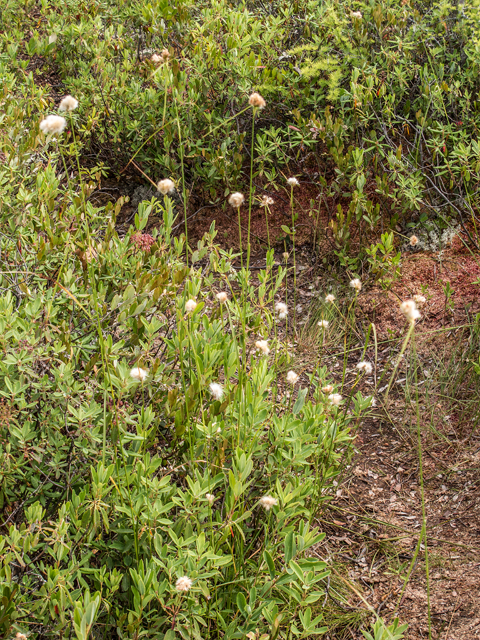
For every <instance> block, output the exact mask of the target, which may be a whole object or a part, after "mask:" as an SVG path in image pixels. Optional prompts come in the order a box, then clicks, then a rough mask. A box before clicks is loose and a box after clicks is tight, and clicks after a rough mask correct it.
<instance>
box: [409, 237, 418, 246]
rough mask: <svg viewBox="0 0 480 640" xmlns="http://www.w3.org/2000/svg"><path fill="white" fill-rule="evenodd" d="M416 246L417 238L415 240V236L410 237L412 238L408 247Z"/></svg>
mask: <svg viewBox="0 0 480 640" xmlns="http://www.w3.org/2000/svg"><path fill="white" fill-rule="evenodd" d="M417 244H418V238H417V236H412V237H411V238H410V246H412V247H414V246H415V245H417Z"/></svg>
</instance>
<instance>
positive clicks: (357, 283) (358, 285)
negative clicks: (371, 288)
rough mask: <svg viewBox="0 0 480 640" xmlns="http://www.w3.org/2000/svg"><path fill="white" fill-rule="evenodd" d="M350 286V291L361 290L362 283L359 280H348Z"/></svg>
mask: <svg viewBox="0 0 480 640" xmlns="http://www.w3.org/2000/svg"><path fill="white" fill-rule="evenodd" d="M350 286H351V287H352V289H355V291H361V290H362V282H361V280H360V279H359V278H354V279H353V280H350Z"/></svg>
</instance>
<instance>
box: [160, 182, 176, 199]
mask: <svg viewBox="0 0 480 640" xmlns="http://www.w3.org/2000/svg"><path fill="white" fill-rule="evenodd" d="M157 189H158V191H160V193H161V194H163V195H164V196H166V195H167V193H172V191H175V184H174V182H173V180H169V179H168V178H165V180H160V182H159V183H158V184H157Z"/></svg>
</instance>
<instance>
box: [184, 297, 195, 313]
mask: <svg viewBox="0 0 480 640" xmlns="http://www.w3.org/2000/svg"><path fill="white" fill-rule="evenodd" d="M196 308H197V302H196V300H193V299H190V300H187V301H186V303H185V311H186V312H187V313H192V311H195V309H196Z"/></svg>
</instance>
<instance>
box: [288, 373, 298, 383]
mask: <svg viewBox="0 0 480 640" xmlns="http://www.w3.org/2000/svg"><path fill="white" fill-rule="evenodd" d="M298 378H299V375H298V373H295V371H289V372H288V373H287V382H288V383H289V384H297V382H298Z"/></svg>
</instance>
